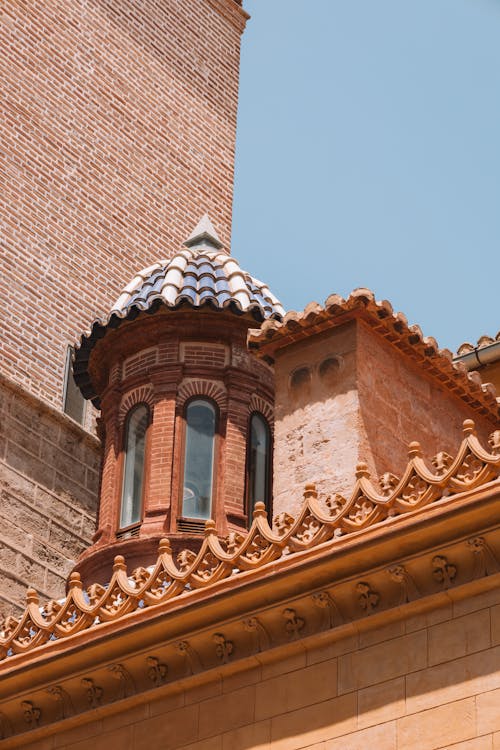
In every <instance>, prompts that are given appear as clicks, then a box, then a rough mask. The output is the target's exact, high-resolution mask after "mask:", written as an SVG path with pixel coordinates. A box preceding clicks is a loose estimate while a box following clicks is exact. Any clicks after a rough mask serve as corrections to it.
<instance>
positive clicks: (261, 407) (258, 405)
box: [248, 393, 274, 432]
mask: <svg viewBox="0 0 500 750" xmlns="http://www.w3.org/2000/svg"><path fill="white" fill-rule="evenodd" d="M254 411H257V412H259V413H260V414H262V416H263V417H265V418H266V420H267V422H268V424H269V427H270V429H271V432H273V430H274V409H273V407H272V405H271V404H269V403H268V402H267V401H265V400H264V399H263V398H262V397H261V396H257V395H256V394H255V393H254V394H253V395H252V398H251V399H250V403H249V405H248V413H249V414H252V413H253V412H254Z"/></svg>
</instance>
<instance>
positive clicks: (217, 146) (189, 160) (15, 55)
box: [0, 0, 245, 408]
mask: <svg viewBox="0 0 500 750" xmlns="http://www.w3.org/2000/svg"><path fill="white" fill-rule="evenodd" d="M244 18H245V16H244V14H243V11H242V10H241V8H239V3H237V2H235V1H234V0H180V1H179V0H161V1H160V0H143V2H140V3H137V2H132V1H131V0H50V2H49V0H42V1H41V2H37V3H36V4H33V3H28V2H14V0H7V2H5V3H3V4H2V22H1V25H0V47H1V49H2V54H1V56H0V76H1V78H2V98H1V101H0V141H1V143H2V149H1V150H0V174H1V175H2V200H1V205H0V250H1V252H0V294H1V297H2V301H3V304H2V308H1V311H0V324H1V326H2V337H1V339H0V363H1V364H0V367H1V371H2V372H4V373H5V374H7V375H8V376H9V377H11V378H13V379H14V380H16V381H17V382H18V383H20V384H22V385H23V386H24V387H26V388H28V389H29V390H30V391H31V392H32V393H35V394H37V395H39V396H41V397H42V398H43V399H45V400H47V401H48V402H50V403H51V404H53V405H55V406H56V407H57V408H60V407H61V404H62V392H63V385H62V383H63V372H64V362H65V354H66V346H67V344H68V343H72V342H73V341H74V340H75V339H76V338H77V337H78V336H79V334H80V333H81V332H82V331H83V330H85V329H86V328H87V327H88V324H89V323H90V321H92V320H93V319H94V318H95V317H97V316H100V315H103V314H106V312H107V310H108V309H109V307H110V305H111V303H112V302H113V301H114V299H115V298H116V297H117V296H118V294H119V291H120V289H121V288H122V287H123V285H124V284H126V283H127V282H128V281H129V280H130V279H131V278H132V277H133V275H134V273H135V272H136V271H137V270H138V269H140V268H142V267H144V266H147V265H149V264H151V263H152V262H154V261H156V260H158V259H159V258H164V257H169V256H170V255H171V254H172V253H173V252H175V251H177V250H178V248H179V247H180V245H181V243H182V242H183V240H184V239H186V237H187V236H188V235H189V234H190V232H191V230H192V229H193V227H194V226H195V224H196V223H197V221H198V219H199V218H200V216H201V215H202V214H203V213H204V212H205V211H208V212H209V214H210V216H211V219H212V221H213V222H214V224H215V226H216V228H217V231H218V232H219V234H220V236H221V239H222V241H223V242H224V243H225V245H226V247H227V246H228V245H229V241H230V232H231V209H232V191H233V160H234V144H235V129H236V108H237V89H238V72H239V71H238V68H239V49H240V34H241V31H242V29H243V25H244Z"/></svg>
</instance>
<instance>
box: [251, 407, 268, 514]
mask: <svg viewBox="0 0 500 750" xmlns="http://www.w3.org/2000/svg"><path fill="white" fill-rule="evenodd" d="M270 462H271V437H270V430H269V425H268V424H267V422H266V420H265V419H264V417H263V416H262V415H261V414H252V416H251V418H250V435H249V446H248V466H247V497H248V509H249V512H250V513H251V511H252V509H253V506H254V505H255V503H257V502H262V503H264V504H265V506H266V508H267V510H268V511H269V505H270V502H269V501H270V492H269V480H270V476H269V470H270Z"/></svg>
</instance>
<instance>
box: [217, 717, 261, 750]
mask: <svg viewBox="0 0 500 750" xmlns="http://www.w3.org/2000/svg"><path fill="white" fill-rule="evenodd" d="M250 748H251V750H269V748H271V722H270V721H257V722H254V723H252V724H249V725H248V726H246V727H240V728H239V729H234V730H233V731H232V732H226V733H225V734H223V735H222V750H250Z"/></svg>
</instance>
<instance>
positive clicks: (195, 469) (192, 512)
mask: <svg viewBox="0 0 500 750" xmlns="http://www.w3.org/2000/svg"><path fill="white" fill-rule="evenodd" d="M214 437H215V409H214V407H213V406H212V404H210V403H209V402H208V401H202V400H198V401H191V403H190V404H189V405H188V407H187V409H186V455H185V460H184V492H183V501H182V515H183V516H186V517H187V518H204V519H206V518H210V516H211V512H212V480H213V465H214Z"/></svg>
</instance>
